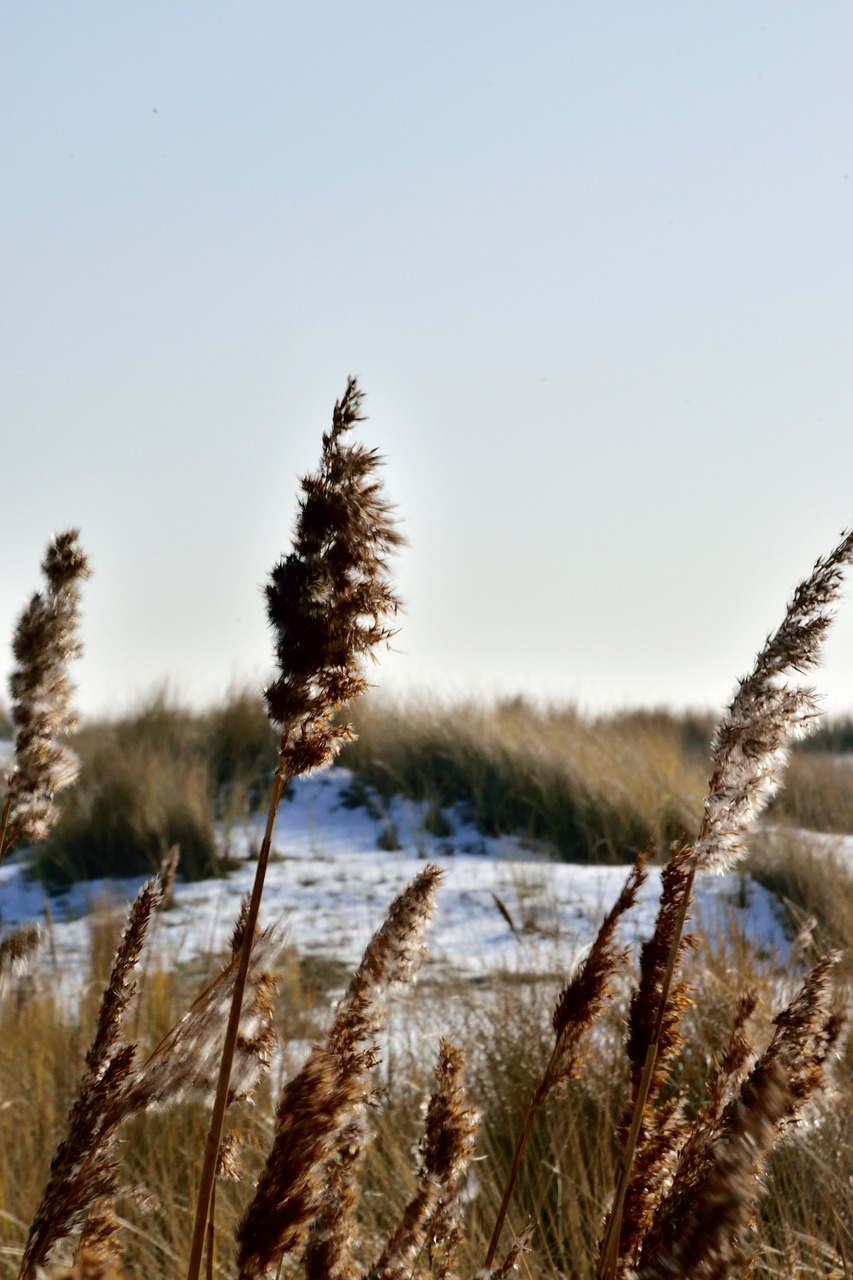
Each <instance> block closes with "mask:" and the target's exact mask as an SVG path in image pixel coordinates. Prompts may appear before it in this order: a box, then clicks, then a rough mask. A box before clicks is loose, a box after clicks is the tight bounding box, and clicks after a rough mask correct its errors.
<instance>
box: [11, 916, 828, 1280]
mask: <svg viewBox="0 0 853 1280" xmlns="http://www.w3.org/2000/svg"><path fill="white" fill-rule="evenodd" d="M117 925H118V922H117V921H114V922H113V929H114V931H115V928H116V927H117ZM709 962H710V963H709ZM149 964H150V967H149V970H148V972H147V974H146V977H145V983H144V989H143V991H142V992H141V1000H140V1005H139V1012H138V1016H137V1018H136V1019H135V1022H136V1026H135V1035H136V1036H137V1037H138V1038H139V1040H140V1041H141V1043H142V1044H143V1046H147V1047H148V1048H151V1047H153V1046H154V1044H156V1043H157V1042H158V1040H159V1038H160V1037H161V1035H162V1033H163V1031H164V1030H165V1029H166V1028H167V1027H168V1026H169V1025H171V1023H172V1022H173V1021H174V1020H175V1019H176V1018H177V1017H178V1016H179V1014H180V1012H181V1010H182V1009H183V1008H184V1007H185V1005H186V1003H187V1002H188V1000H189V999H190V998H191V997H192V995H193V994H194V993H195V991H196V989H197V987H198V985H199V979H198V977H195V978H193V979H190V978H188V977H187V976H186V975H185V974H181V973H170V972H167V971H163V970H160V969H159V968H158V967H157V965H156V962H149ZM283 966H284V981H283V982H282V989H281V991H280V994H279V998H278V1000H277V1002H276V1013H275V1022H276V1027H277V1030H278V1031H279V1034H280V1035H281V1036H282V1039H283V1046H284V1048H283V1054H284V1056H283V1059H282V1064H281V1068H280V1070H278V1071H277V1072H276V1073H275V1075H274V1077H273V1078H272V1079H271V1081H270V1082H269V1083H268V1084H267V1085H266V1086H264V1087H263V1088H262V1089H261V1090H260V1092H259V1094H258V1096H257V1099H256V1102H255V1105H253V1106H242V1107H241V1108H239V1114H238V1116H237V1117H236V1119H235V1123H236V1125H237V1127H239V1128H240V1129H241V1130H242V1132H243V1134H244V1135H245V1143H244V1147H243V1160H244V1166H243V1167H244V1172H243V1182H242V1183H222V1184H220V1186H219V1188H218V1192H217V1232H218V1242H219V1243H218V1251H217V1257H218V1268H217V1273H218V1274H222V1275H223V1276H224V1275H233V1271H232V1269H231V1262H230V1259H231V1258H232V1257H233V1252H232V1250H233V1243H232V1241H233V1237H232V1231H233V1228H234V1227H235V1226H236V1223H237V1221H238V1219H239V1216H240V1214H241V1212H242V1209H243V1206H244V1204H245V1196H246V1183H247V1181H248V1180H249V1179H250V1178H251V1177H252V1176H253V1175H255V1176H256V1175H257V1173H258V1172H259V1166H260V1164H261V1161H262V1156H263V1150H264V1149H265V1148H266V1147H267V1145H268V1143H269V1141H270V1139H271V1135H272V1131H273V1126H274V1123H275V1115H274V1110H275V1095H276V1093H277V1084H276V1081H277V1079H278V1078H280V1076H281V1074H282V1073H283V1072H284V1071H285V1069H286V1068H287V1066H288V1064H289V1065H290V1068H291V1070H294V1069H298V1065H299V1062H300V1059H302V1058H303V1057H304V1053H305V1049H304V1047H303V1046H304V1045H305V1043H306V1039H309V1040H310V1039H311V1038H312V1037H317V1036H318V1035H320V1034H321V1029H322V1026H323V1023H324V1022H325V1021H326V1020H327V1019H328V1016H329V993H328V992H325V993H324V991H323V989H322V988H320V989H318V988H317V987H316V986H315V985H314V984H312V990H313V994H312V990H309V989H306V988H305V986H304V983H303V980H302V979H301V977H300V974H299V971H298V967H297V966H296V964H295V958H294V957H292V956H284V957H283ZM212 973H213V970H211V974H212ZM685 976H686V977H687V979H688V980H689V981H690V982H692V984H693V985H694V987H695V988H696V989H697V990H699V991H701V993H702V998H701V1002H700V1003H699V1004H697V1005H693V1006H691V1009H690V1011H689V1013H688V1017H687V1020H686V1025H685V1036H686V1053H685V1056H684V1058H683V1061H682V1063H681V1065H680V1067H679V1071H678V1075H677V1084H678V1086H679V1087H680V1088H683V1089H684V1090H685V1091H686V1093H687V1097H688V1099H689V1105H690V1108H691V1109H692V1110H693V1111H694V1112H695V1109H696V1108H698V1107H699V1106H700V1105H701V1103H702V1101H703V1099H704V1097H705V1096H706V1095H705V1078H706V1073H707V1065H708V1062H709V1060H710V1056H711V1054H712V1053H713V1052H714V1051H715V1050H716V1049H718V1048H719V1046H720V1045H721V1044H722V1043H723V1042H724V1040H725V1037H726V1034H727V1028H728V1026H729V1024H730V1022H731V1018H732V1016H733V1013H734V1010H735V1007H736V1002H737V993H738V991H739V990H740V989H741V988H742V987H745V986H752V987H754V988H755V989H756V990H757V991H758V992H759V993H760V997H761V998H760V1004H759V1014H760V1017H759V1025H758V1034H760V1035H763V1036H765V1037H766V1035H767V1034H768V1032H769V1030H770V1028H769V1016H770V1014H771V1012H772V1011H773V1010H774V1009H775V1008H778V1007H779V1005H780V1003H781V1002H782V999H783V996H782V986H781V984H783V983H785V981H786V979H785V976H784V974H783V973H782V972H780V971H779V970H778V969H776V968H774V967H773V966H772V965H771V964H768V962H767V961H758V960H756V959H755V957H754V956H751V955H750V954H749V952H748V950H747V949H746V948H743V947H740V946H738V945H736V943H735V942H733V941H732V940H730V939H728V938H719V939H712V940H709V941H708V943H707V945H703V948H702V950H701V951H700V952H699V953H698V954H696V955H694V956H691V957H688V962H687V969H686V975H685ZM94 985H95V978H94V976H92V977H91V978H90V979H89V980H88V981H87V983H86V986H87V987H94ZM23 992H24V989H23V988H22V994H21V997H20V998H19V999H18V998H15V996H14V993H11V997H12V998H7V999H6V1000H5V1001H4V1002H3V1004H2V1005H0V1097H2V1099H3V1100H4V1102H5V1103H6V1105H5V1106H4V1107H3V1108H2V1109H0V1143H2V1150H3V1152H4V1160H3V1162H2V1164H0V1204H2V1205H3V1208H4V1214H3V1215H0V1275H8V1276H9V1277H13V1276H15V1275H17V1271H18V1259H19V1257H20V1250H21V1248H22V1246H23V1240H24V1237H25V1235H26V1230H27V1225H28V1223H29V1221H30V1220H31V1218H32V1215H33V1213H34V1210H35V1206H36V1204H37V1202H38V1199H39V1197H40V1195H41V1192H42V1189H43V1185H44V1177H45V1172H46V1169H47V1165H48V1162H49V1160H50V1157H51V1155H52V1152H53V1149H54V1148H55V1145H56V1142H57V1140H58V1138H59V1136H60V1134H61V1132H62V1129H63V1125H64V1122H65V1116H66V1114H67V1111H68V1108H69V1106H70V1104H71V1101H72V1099H73V1096H74V1094H75V1092H76V1088H77V1085H78V1083H79V1074H80V1070H81V1067H82V1061H83V1056H84V1054H85V1052H86V1047H87V1044H88V1042H89V1040H90V1038H91V1034H92V1029H93V1017H94V1013H93V1003H94V1002H93V1001H91V1000H83V1001H82V1002H81V1007H80V1010H79V1017H76V1016H74V1015H73V1014H72V1015H71V1016H69V1013H68V1011H66V1010H60V1009H58V1008H57V1007H56V1005H55V1002H54V1001H53V1000H52V999H51V997H50V993H49V989H47V988H45V989H43V990H41V991H39V992H35V991H32V990H31V991H30V993H29V994H28V995H24V994H23ZM558 995H559V988H558V986H557V985H556V984H554V983H553V982H551V981H548V980H542V981H540V982H533V983H522V984H519V983H518V982H517V981H515V980H511V979H510V978H509V976H507V978H506V979H503V978H502V977H501V975H500V974H497V975H495V978H494V980H493V982H492V983H491V984H490V987H489V988H488V989H487V990H483V989H479V990H478V989H474V988H471V987H470V986H465V985H460V984H454V985H453V986H451V987H449V988H446V987H441V988H436V987H434V986H432V985H431V984H430V983H428V982H427V983H424V984H422V986H421V988H420V989H419V990H418V992H417V994H416V995H415V996H414V997H413V998H406V999H405V1002H404V1004H403V1005H401V1008H400V1010H399V1012H398V1014H397V1015H396V1016H395V1019H394V1025H395V1027H397V1029H398V1031H397V1035H396V1038H395V1041H394V1043H393V1045H392V1049H391V1051H390V1053H389V1051H388V1048H387V1046H383V1055H382V1056H383V1062H382V1064H381V1066H380V1067H379V1068H377V1070H376V1072H375V1073H374V1077H373V1080H374V1086H375V1087H377V1088H379V1089H380V1090H381V1092H382V1107H381V1110H377V1111H374V1112H373V1113H372V1114H371V1116H370V1120H371V1126H372V1131H373V1134H374V1141H373V1143H372V1144H371V1146H370V1147H369V1149H368V1152H367V1155H366V1161H365V1166H364V1169H363V1183H362V1185H363V1188H364V1189H363V1192H362V1194H361V1196H360V1199H359V1205H358V1227H359V1236H360V1252H359V1255H358V1257H359V1258H360V1259H361V1261H363V1263H364V1265H365V1269H366V1268H367V1266H368V1265H369V1263H370V1261H371V1259H372V1258H373V1257H376V1256H378V1252H379V1251H380V1249H381V1247H382V1244H383V1242H384V1241H385V1240H386V1239H387V1236H388V1233H389V1231H390V1229H391V1227H392V1224H393V1223H394V1222H395V1221H396V1220H397V1219H398V1217H399V1215H400V1214H401V1213H402V1211H403V1210H404V1208H405V1205H406V1203H407V1202H408V1200H409V1199H410V1198H411V1197H412V1195H413V1194H414V1193H415V1191H416V1188H417V1176H416V1173H417V1161H416V1160H413V1159H412V1151H413V1148H414V1147H416V1145H417V1143H418V1142H419V1140H420V1138H421V1134H422V1128H421V1119H420V1116H421V1108H422V1106H424V1105H425V1104H426V1101H427V1098H428V1096H429V1094H430V1091H431V1089H432V1085H433V1081H432V1065H433V1063H432V1056H433V1054H434V1053H435V1052H436V1051H437V1048H438V1041H439V1033H440V1030H441V1028H442V1027H444V1026H446V1025H447V1016H448V1010H450V1009H452V1010H453V1036H454V1038H455V1039H458V1040H459V1041H461V1042H463V1043H464V1044H465V1047H466V1052H467V1058H468V1061H467V1066H466V1070H465V1081H466V1091H467V1094H468V1097H469V1099H470V1103H471V1105H473V1106H474V1107H476V1109H477V1110H478V1112H479V1113H480V1117H481V1119H480V1127H479V1135H478V1140H477V1156H478V1159H477V1161H476V1163H475V1165H474V1166H473V1167H474V1170H475V1178H476V1188H477V1197H476V1200H475V1201H474V1202H473V1203H472V1204H471V1205H470V1207H469V1212H468V1215H467V1218H466V1222H465V1229H464V1235H463V1239H462V1241H461V1243H460V1248H459V1258H458V1261H459V1271H460V1273H461V1274H462V1275H473V1274H474V1272H475V1271H476V1269H477V1268H478V1267H479V1266H481V1265H482V1260H483V1258H484V1256H485V1252H486V1248H487V1245H488V1238H489V1235H490V1233H491V1230H492V1228H493V1225H494V1222H495V1217H496V1214H497V1210H498V1205H499V1201H500V1198H501V1192H502V1189H503V1186H504V1184H505V1180H506V1177H507V1174H508V1171H509V1167H510V1163H511V1161H512V1155H513V1149H514V1146H515V1143H516V1140H517V1138H518V1134H519V1131H520V1128H521V1126H522V1124H523V1119H524V1114H525V1111H526V1108H527V1106H528V1104H529V1101H530V1098H531V1096H532V1095H533V1093H534V1092H535V1090H536V1088H537V1086H538V1083H539V1082H540V1081H541V1079H542V1077H543V1073H544V1072H545V1069H546V1067H547V1064H548V1060H549V1057H550V1055H551V1051H552V1048H553V1031H552V1028H551V1025H550V1012H551V1009H552V1007H553V1005H554V1003H555V1001H556V999H557V996H558ZM626 1012H627V1010H626V1008H625V1004H624V997H623V996H621V995H620V996H619V997H618V998H617V1000H616V1002H615V1004H614V1005H613V1006H612V1007H611V1008H610V1010H609V1011H608V1013H607V1015H606V1017H605V1018H604V1020H603V1021H602V1022H601V1023H600V1024H599V1029H598V1032H597V1033H596V1035H595V1037H594V1038H593V1039H592V1041H590V1042H589V1043H588V1045H587V1056H586V1059H585V1061H584V1063H583V1066H582V1069H581V1071H580V1074H579V1076H578V1078H576V1079H574V1080H572V1081H570V1082H569V1083H568V1084H567V1087H566V1092H565V1096H564V1097H562V1098H560V1099H558V1100H553V1101H550V1102H547V1103H546V1104H545V1105H544V1106H543V1108H542V1109H541V1111H540V1113H539V1116H538V1119H537V1123H536V1126H535V1127H534V1129H533V1132H532V1135H531V1140H530V1145H529V1148H528V1152H527V1156H526V1159H525V1161H524V1162H523V1165H522V1170H521V1175H520V1178H519V1182H518V1185H517V1188H516V1193H515V1196H514V1198H513V1204H512V1207H511V1210H510V1217H509V1228H510V1229H511V1230H513V1231H516V1230H520V1229H521V1228H523V1226H524V1225H525V1223H526V1221H527V1219H528V1216H529V1217H532V1218H533V1219H534V1220H535V1221H537V1222H538V1224H539V1226H538V1228H537V1230H536V1232H535V1234H534V1237H533V1241H532V1244H531V1252H530V1254H529V1255H528V1256H527V1257H526V1259H525V1260H524V1261H523V1262H522V1275H528V1276H536V1277H539V1278H540V1280H545V1278H548V1277H550V1278H553V1280H558V1276H559V1275H560V1274H562V1275H564V1276H566V1277H569V1278H570V1280H575V1278H576V1277H577V1278H578V1280H581V1278H582V1277H583V1278H586V1277H590V1276H591V1275H592V1274H593V1273H594V1272H593V1261H592V1260H593V1259H594V1253H595V1244H596V1239H597V1235H598V1231H599V1225H600V1216H601V1212H602V1208H603V1206H604V1204H605V1203H606V1200H607V1197H608V1194H609V1191H610V1189H611V1188H612V1184H613V1174H614V1166H615V1159H616V1148H615V1146H614V1141H613V1137H614V1133H615V1130H616V1127H617V1124H618V1120H619V1117H620V1115H621V1113H622V1110H623V1108H624V1104H625V1098H626V1079H625V1074H624V1044H623V1031H622V1026H623V1019H624V1017H625V1015H626ZM401 1028H405V1029H406V1034H405V1035H403V1036H402V1037H401V1035H400V1029H401ZM21 1043H26V1044H27V1046H28V1054H27V1055H21V1054H19V1053H17V1052H16V1046H17V1045H19V1044H21ZM851 1067H853V1053H851V1049H850V1048H849V1047H848V1048H846V1049H845V1051H844V1054H843V1055H842V1057H841V1059H840V1060H839V1062H838V1064H837V1066H836V1068H835V1070H834V1073H833V1074H834V1079H835V1082H836V1089H837V1092H836V1093H835V1094H831V1095H829V1096H828V1097H827V1098H826V1099H824V1100H823V1101H822V1102H821V1103H820V1104H819V1105H818V1107H817V1109H816V1110H815V1111H814V1112H813V1116H812V1119H811V1121H810V1123H809V1125H808V1127H807V1128H806V1129H804V1130H803V1131H802V1137H801V1138H798V1137H797V1136H796V1135H792V1136H791V1138H789V1140H788V1141H787V1142H786V1143H785V1144H784V1146H783V1147H782V1148H781V1149H780V1150H779V1152H778V1154H777V1155H776V1156H775V1157H774V1158H773V1160H772V1161H771V1166H770V1180H769V1184H768V1186H769V1194H768V1197H767V1199H766V1200H764V1201H763V1202H762V1204H761V1208H760V1222H759V1235H758V1240H759V1243H760V1245H761V1249H762V1251H767V1252H766V1256H765V1253H764V1252H762V1261H761V1262H760V1264H759V1268H758V1274H759V1275H761V1276H768V1277H769V1276H771V1275H774V1274H775V1275H778V1274H784V1273H785V1272H784V1266H783V1265H782V1264H781V1262H780V1257H779V1255H778V1254H774V1253H773V1252H771V1251H773V1250H779V1251H781V1252H782V1254H784V1250H785V1248H786V1242H787V1240H788V1238H789V1237H790V1238H791V1239H793V1240H794V1241H795V1242H796V1245H797V1249H798V1251H799V1254H800V1256H801V1257H802V1259H803V1263H804V1265H805V1264H806V1263H808V1262H809V1259H810V1260H811V1262H810V1263H809V1266H810V1267H812V1268H813V1269H806V1270H804V1271H803V1273H802V1274H804V1275H821V1276H825V1275H827V1274H829V1267H828V1265H827V1264H826V1251H827V1250H831V1251H832V1252H833V1254H834V1253H836V1252H837V1251H839V1246H840V1247H841V1248H843V1249H844V1250H847V1252H848V1256H850V1254H849V1251H850V1250H851V1249H853V1220H852V1219H851V1209H850V1198H849V1186H850V1185H851V1179H853V1132H851V1124H852V1123H853V1122H851V1119H850V1117H851V1116H853V1072H851ZM206 1124H207V1117H206V1113H205V1110H204V1108H203V1107H202V1106H201V1105H200V1104H199V1103H198V1102H193V1101H185V1102H182V1103H180V1104H179V1105H178V1106H177V1107H176V1108H172V1109H170V1110H169V1111H167V1112H160V1113H157V1112H153V1113H147V1114H143V1115H139V1116H137V1117H136V1118H135V1119H133V1120H132V1121H131V1122H130V1124H129V1126H128V1128H127V1129H126V1131H125V1135H124V1144H123V1164H124V1174H125V1178H126V1180H127V1182H128V1183H138V1184H140V1185H141V1186H143V1187H144V1188H145V1191H146V1193H147V1194H148V1195H149V1196H150V1198H151V1202H152V1204H151V1207H150V1208H148V1209H146V1207H145V1206H143V1205H140V1204H138V1203H135V1202H134V1201H133V1200H123V1199H122V1200H120V1201H119V1203H118V1210H119V1216H120V1219H121V1220H122V1222H126V1223H127V1224H128V1227H127V1228H126V1229H124V1230H123V1243H124V1261H123V1269H124V1270H125V1271H126V1272H127V1274H129V1275H131V1276H134V1277H136V1280H162V1277H163V1276H176V1277H177V1276H180V1275H181V1274H182V1273H183V1269H184V1268H185V1262H186V1249H187V1234H188V1231H189V1226H190V1221H191V1216H190V1215H191V1202H192V1196H193V1193H194V1181H193V1175H192V1170H193V1168H194V1166H195V1162H196V1158H197V1152H198V1151H199V1150H200V1147H201V1145H202V1144H203V1141H204V1134H205V1130H206ZM255 1142H257V1143H259V1144H260V1146H261V1150H260V1151H259V1150H256V1149H255V1148H254V1146H253V1145H252V1144H253V1143H255ZM818 1261H819V1262H820V1265H819V1266H818V1265H816V1264H817V1262H818ZM294 1274H299V1271H298V1269H295V1270H294ZM839 1274H843V1272H841V1271H839Z"/></svg>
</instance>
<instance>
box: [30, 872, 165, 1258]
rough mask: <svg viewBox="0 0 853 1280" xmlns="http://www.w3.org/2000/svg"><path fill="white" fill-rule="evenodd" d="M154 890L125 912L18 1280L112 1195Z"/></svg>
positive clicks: (153, 885)
mask: <svg viewBox="0 0 853 1280" xmlns="http://www.w3.org/2000/svg"><path fill="white" fill-rule="evenodd" d="M161 892H162V891H161V887H160V884H159V881H158V880H157V878H156V877H155V878H154V879H153V880H149V881H148V883H147V884H145V885H143V886H142V888H141V889H140V891H139V893H138V894H137V897H136V900H135V901H134V903H133V906H132V907H131V909H130V915H129V917H128V921H127V925H126V927H125V930H124V933H123V935H122V938H121V941H120V943H119V946H118V950H117V951H116V956H115V961H114V963H113V968H112V973H111V975H110V980H109V983H108V984H107V987H106V989H105V991H104V994H103V996H102V997H101V1005H100V1010H99V1013H98V1022H97V1026H96V1029H95V1035H94V1039H93V1041H92V1044H91V1046H90V1048H89V1051H88V1053H87V1054H86V1062H85V1069H84V1072H83V1079H82V1080H81V1082H80V1089H79V1092H78V1095H77V1098H76V1100H75V1102H74V1103H73V1105H72V1107H71V1111H70V1113H69V1117H68V1126H67V1131H66V1136H65V1137H64V1138H63V1140H62V1142H61V1143H60V1145H59V1147H58V1149H57V1151H56V1154H55V1156H54V1157H53V1160H52V1161H51V1165H50V1177H49V1179H48V1184H47V1187H46V1188H45V1191H44V1194H43V1196H42V1199H41V1203H40V1205H39V1207H38V1210H37V1212H36V1215H35V1218H34V1219H33V1223H32V1226H31V1228H30V1233H29V1236H28V1238H27V1243H26V1246H25V1248H24V1255H23V1258H22V1260H21V1268H20V1272H19V1280H30V1277H32V1276H34V1275H35V1274H36V1271H37V1270H38V1269H39V1268H41V1267H44V1265H45V1263H46V1262H47V1261H48V1259H49V1257H50V1255H51V1253H52V1252H53V1250H54V1249H55V1248H56V1246H57V1244H59V1242H60V1241H61V1240H63V1239H64V1238H65V1237H66V1236H67V1235H69V1233H70V1232H72V1231H73V1230H74V1229H75V1227H79V1228H82V1227H84V1225H85V1223H86V1221H87V1219H88V1217H89V1215H90V1213H92V1212H93V1211H94V1212H95V1213H96V1214H100V1212H101V1211H102V1206H103V1205H104V1204H107V1205H108V1204H109V1203H110V1202H111V1201H112V1200H113V1199H114V1197H115V1195H116V1192H117V1190H118V1165H117V1161H116V1156H115V1139H116V1133H117V1131H118V1128H119V1125H120V1124H121V1122H122V1120H123V1119H125V1117H126V1115H127V1114H128V1111H127V1099H128V1093H129V1090H130V1087H131V1084H132V1082H133V1077H134V1058H135V1046H134V1045H132V1044H129V1043H128V1042H127V1040H126V1038H125V1021H126V1016H127V1011H128V1007H129V1005H130V1003H131V1000H132V999H133V996H134V995H135V993H136V977H135V973H136V968H137V966H138V963H139V958H140V955H141V953H142V948H143V946H144V943H145V937H146V934H147V932H148V926H149V923H150V921H151V916H152V913H153V911H154V909H155V907H156V905H157V902H158V900H159V898H160V896H161ZM109 1234H110V1233H108V1232H105V1231H100V1232H99V1233H98V1235H99V1238H98V1241H97V1248H96V1249H95V1250H94V1251H95V1252H96V1253H98V1254H100V1255H101V1256H102V1257H103V1256H108V1255H109V1253H110V1242H109Z"/></svg>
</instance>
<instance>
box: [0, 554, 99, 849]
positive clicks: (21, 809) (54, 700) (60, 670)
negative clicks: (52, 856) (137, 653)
mask: <svg viewBox="0 0 853 1280" xmlns="http://www.w3.org/2000/svg"><path fill="white" fill-rule="evenodd" d="M77 538H78V531H77V530H76V529H70V530H68V531H67V532H66V533H61V534H58V535H57V536H56V537H55V538H54V539H53V541H52V543H51V545H50V546H49V547H48V550H47V553H46V555H45V558H44V561H43V563H42V572H43V573H44V576H45V582H46V587H45V590H44V592H43V593H42V592H36V593H35V595H34V596H33V597H32V599H31V600H30V602H29V604H28V605H27V607H26V608H25V609H24V611H23V613H22V614H21V617H20V619H19V621H18V625H17V628H16V630H15V635H14V639H13V642H12V652H13V655H14V658H15V664H16V665H15V668H14V670H13V671H12V674H11V676H10V678H9V693H10V698H11V710H12V720H13V723H14V726H15V763H14V767H13V769H12V772H11V774H10V776H9V779H8V799H9V814H8V818H9V821H8V826H7V829H6V833H5V844H6V846H7V847H8V845H9V844H11V843H12V841H13V840H14V839H15V838H17V837H20V836H22V837H24V838H26V839H29V840H44V839H45V838H46V836H47V834H48V832H49V831H50V828H51V827H52V826H53V825H54V823H55V822H56V820H57V818H58V816H59V812H58V810H57V809H56V807H55V806H54V803H53V797H54V795H55V794H56V792H57V791H61V790H62V789H63V788H64V787H68V786H70V785H71V784H72V783H73V782H74V781H75V780H76V778H77V774H78V772H79V763H78V760H77V757H76V756H75V754H74V753H73V752H72V751H70V750H69V749H68V747H66V746H65V745H64V744H63V743H61V742H60V741H59V739H60V738H62V737H63V736H65V735H67V734H69V733H71V732H73V731H74V729H75V728H76V727H77V717H76V714H75V712H74V710H73V707H72V705H71V695H72V691H73V690H72V685H71V683H70V680H69V678H68V672H67V667H68V663H69V662H70V661H71V660H72V659H73V658H76V657H79V655H80V653H81V645H80V642H79V640H78V638H77V623H78V616H79V609H80V597H79V584H80V582H81V581H82V579H83V578H87V577H88V576H89V565H88V561H87V559H86V556H85V555H84V553H83V551H82V549H81V548H80V546H79V544H78V542H77ZM0 853H2V850H0Z"/></svg>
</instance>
